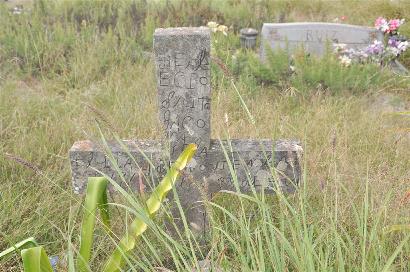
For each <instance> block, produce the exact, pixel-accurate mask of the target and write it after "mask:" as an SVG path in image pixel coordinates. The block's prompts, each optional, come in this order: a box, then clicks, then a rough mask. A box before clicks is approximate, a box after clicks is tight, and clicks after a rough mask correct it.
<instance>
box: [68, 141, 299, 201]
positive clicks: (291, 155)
mask: <svg viewBox="0 0 410 272" xmlns="http://www.w3.org/2000/svg"><path fill="white" fill-rule="evenodd" d="M162 147H163V146H162V145H161V144H159V143H157V142H154V141H130V140H126V141H122V142H121V143H117V142H109V143H108V146H107V147H102V146H98V145H96V144H95V143H92V142H91V141H88V140H86V141H79V142H76V143H75V144H74V145H73V147H72V148H71V150H70V162H71V169H72V173H73V176H72V177H73V187H74V191H75V192H76V193H82V192H84V190H85V185H86V183H87V178H88V177H91V176H100V175H101V173H104V174H105V175H107V176H109V177H111V178H112V179H114V180H115V181H117V182H118V183H119V184H120V185H121V186H122V187H123V188H125V189H127V188H129V189H132V190H137V191H138V190H140V189H141V182H143V184H142V186H143V188H145V190H147V191H149V190H150V188H151V186H152V185H155V184H157V182H158V181H159V180H160V178H162V177H163V176H164V175H165V173H166V170H167V169H168V167H169V165H170V161H169V159H168V158H167V154H166V153H165V152H164V149H163V148H162ZM224 151H225V152H224ZM106 154H112V159H110V158H109V156H107V155H106ZM301 155H302V148H301V146H300V144H299V143H298V142H297V141H287V140H281V141H277V142H276V143H275V146H274V145H273V142H272V141H271V140H231V141H229V142H227V141H218V140H212V141H211V144H210V149H209V152H208V153H207V156H206V160H205V163H204V164H198V161H197V160H195V159H194V160H193V161H192V162H191V163H190V164H189V165H188V167H187V170H186V171H185V172H186V174H190V176H191V178H194V179H198V178H199V179H205V181H207V182H209V186H210V188H209V189H210V190H211V191H212V192H216V191H220V190H235V181H234V179H235V178H237V182H238V186H239V187H240V189H241V190H242V191H248V190H250V188H251V186H255V189H256V190H260V189H265V190H267V191H273V190H275V189H276V186H277V185H276V184H275V181H274V180H273V176H274V175H275V174H277V178H278V181H279V182H280V183H279V184H280V187H281V188H282V189H284V190H285V191H293V189H294V186H295V185H297V184H298V183H299V181H300V171H301V170H300V169H301V167H300V159H301ZM196 169H199V170H200V174H199V175H196V176H194V174H196V173H195V170H196ZM207 169H208V170H207ZM119 173H122V175H123V178H121V177H120V175H119ZM272 174H273V175H272ZM185 182H188V181H186V180H183V181H182V182H181V183H180V184H178V187H181V190H184V183H185Z"/></svg>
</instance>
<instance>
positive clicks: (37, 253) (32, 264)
mask: <svg viewBox="0 0 410 272" xmlns="http://www.w3.org/2000/svg"><path fill="white" fill-rule="evenodd" d="M21 257H22V259H23V266H24V272H53V268H52V266H51V264H50V260H49V259H48V256H47V254H46V252H45V250H44V249H43V247H41V246H38V247H32V248H29V249H23V250H22V251H21Z"/></svg>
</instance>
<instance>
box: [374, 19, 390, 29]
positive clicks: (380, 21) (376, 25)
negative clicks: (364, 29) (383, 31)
mask: <svg viewBox="0 0 410 272" xmlns="http://www.w3.org/2000/svg"><path fill="white" fill-rule="evenodd" d="M386 22H387V20H386V19H384V18H383V17H379V18H377V19H376V22H375V23H374V26H375V27H377V28H379V27H381V26H382V25H383V24H385V23H386Z"/></svg>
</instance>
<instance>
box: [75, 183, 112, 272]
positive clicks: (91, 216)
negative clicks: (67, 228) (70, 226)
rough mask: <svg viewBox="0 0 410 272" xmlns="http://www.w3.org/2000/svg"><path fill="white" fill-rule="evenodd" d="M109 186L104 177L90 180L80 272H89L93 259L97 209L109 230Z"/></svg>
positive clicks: (83, 226)
mask: <svg viewBox="0 0 410 272" xmlns="http://www.w3.org/2000/svg"><path fill="white" fill-rule="evenodd" d="M107 185H108V180H107V179H106V178H104V177H90V178H88V184H87V194H86V197H85V202H84V217H83V221H82V227H81V241H80V252H79V256H78V270H79V271H81V272H82V271H89V266H88V262H89V261H90V257H91V248H92V244H93V236H94V227H95V220H96V212H97V209H100V213H101V218H102V222H103V223H104V226H106V228H109V224H110V222H109V221H110V220H109V215H108V209H107Z"/></svg>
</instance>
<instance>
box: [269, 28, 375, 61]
mask: <svg viewBox="0 0 410 272" xmlns="http://www.w3.org/2000/svg"><path fill="white" fill-rule="evenodd" d="M374 40H380V41H381V40H383V33H382V32H380V31H378V30H377V29H375V28H371V27H364V26H355V25H348V24H336V23H278V24H270V23H265V24H263V27H262V32H261V41H262V42H261V59H262V60H265V59H266V47H267V46H269V47H270V48H272V49H273V50H275V49H277V48H281V49H285V50H289V51H290V52H292V51H294V50H295V48H298V47H301V46H303V47H304V49H305V50H306V52H308V53H312V54H315V55H319V56H320V55H323V54H324V53H326V49H327V46H328V45H330V46H331V47H330V50H332V49H333V48H332V43H344V44H346V45H347V47H349V48H355V49H359V48H364V47H366V46H368V45H369V44H371V43H373V41H374Z"/></svg>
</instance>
